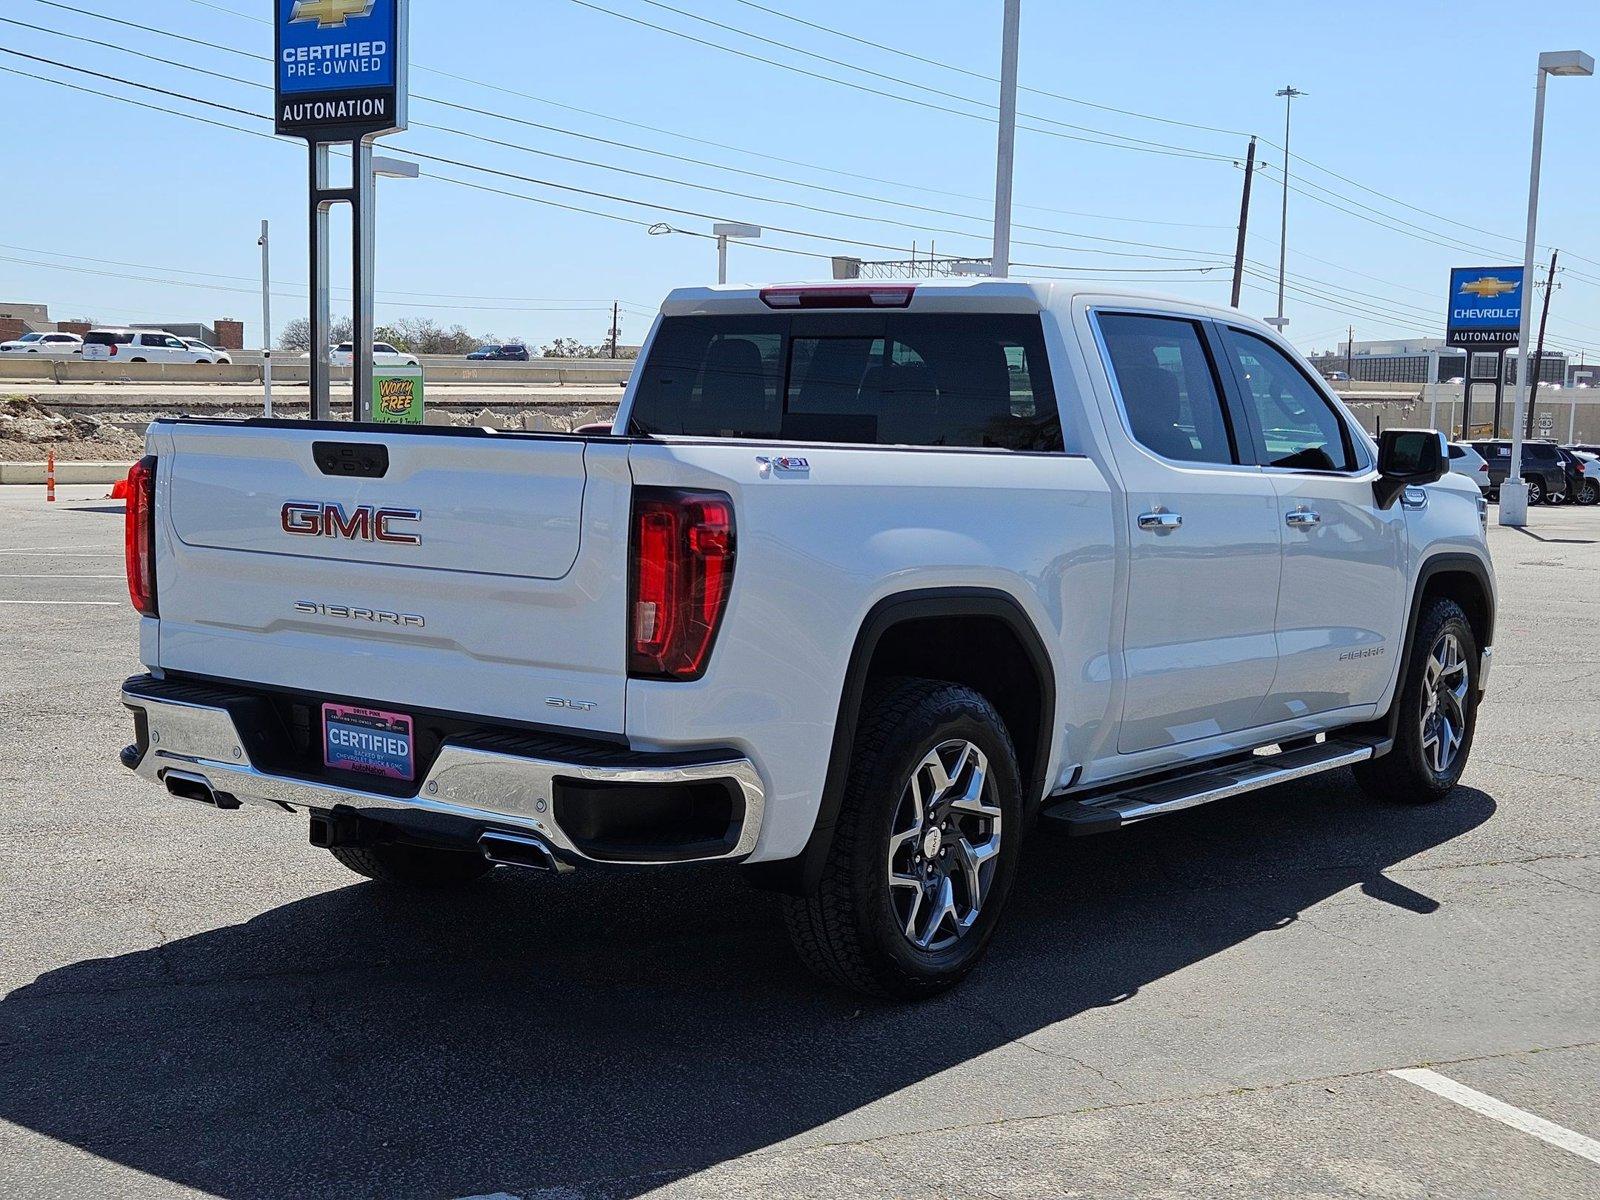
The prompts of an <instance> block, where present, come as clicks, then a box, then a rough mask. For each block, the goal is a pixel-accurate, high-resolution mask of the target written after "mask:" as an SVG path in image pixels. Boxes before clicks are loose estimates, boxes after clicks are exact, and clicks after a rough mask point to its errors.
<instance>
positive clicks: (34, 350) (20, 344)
mask: <svg viewBox="0 0 1600 1200" xmlns="http://www.w3.org/2000/svg"><path fill="white" fill-rule="evenodd" d="M82 352H83V339H82V338H81V337H79V336H78V335H77V334H75V333H25V334H23V335H22V336H21V337H19V338H17V339H16V340H15V341H11V342H0V354H43V355H45V356H47V357H49V358H68V357H70V356H71V355H74V354H80V353H82Z"/></svg>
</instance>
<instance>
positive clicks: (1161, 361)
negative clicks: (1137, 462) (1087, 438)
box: [1097, 312, 1239, 465]
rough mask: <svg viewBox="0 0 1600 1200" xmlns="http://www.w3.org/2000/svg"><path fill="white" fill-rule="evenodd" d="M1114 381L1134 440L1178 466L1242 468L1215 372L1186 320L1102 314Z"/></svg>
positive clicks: (1202, 341)
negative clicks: (1184, 464)
mask: <svg viewBox="0 0 1600 1200" xmlns="http://www.w3.org/2000/svg"><path fill="white" fill-rule="evenodd" d="M1097 322H1098V327H1099V331H1100V338H1101V341H1102V342H1103V343H1104V345H1105V349H1106V355H1107V358H1108V359H1109V365H1110V368H1111V375H1112V378H1113V380H1114V381H1115V383H1116V389H1117V395H1118V398H1119V399H1120V401H1121V403H1122V411H1123V416H1124V418H1125V419H1126V421H1127V424H1128V431H1129V433H1131V434H1132V435H1133V440H1134V441H1136V442H1138V443H1139V445H1141V446H1143V447H1144V448H1145V449H1146V450H1149V451H1151V452H1152V453H1154V454H1157V455H1160V456H1161V457H1162V458H1165V459H1169V460H1171V461H1173V462H1180V463H1216V464H1224V465H1226V464H1232V463H1236V462H1238V461H1239V457H1238V451H1237V442H1236V435H1235V433H1234V430H1233V428H1232V422H1231V421H1230V419H1229V415H1228V412H1227V409H1226V408H1225V407H1224V405H1223V401H1222V388H1221V386H1220V384H1219V383H1218V380H1217V372H1216V367H1215V365H1214V364H1213V363H1212V361H1211V356H1210V354H1209V353H1207V351H1206V346H1205V339H1204V337H1203V335H1202V334H1201V331H1200V327H1199V325H1197V324H1196V323H1195V322H1194V321H1193V320H1190V319H1187V318H1184V317H1170V316H1148V315H1145V314H1142V313H1117V312H1106V313H1100V314H1099V315H1098V317H1097Z"/></svg>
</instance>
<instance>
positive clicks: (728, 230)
mask: <svg viewBox="0 0 1600 1200" xmlns="http://www.w3.org/2000/svg"><path fill="white" fill-rule="evenodd" d="M711 232H712V234H713V235H714V236H715V237H716V239H717V282H718V283H727V282H728V239H729V238H758V237H760V236H761V226H759V225H746V224H744V223H743V222H742V221H718V222H717V223H716V224H715V225H713V226H712V227H711Z"/></svg>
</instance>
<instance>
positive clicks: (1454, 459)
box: [1450, 442, 1489, 495]
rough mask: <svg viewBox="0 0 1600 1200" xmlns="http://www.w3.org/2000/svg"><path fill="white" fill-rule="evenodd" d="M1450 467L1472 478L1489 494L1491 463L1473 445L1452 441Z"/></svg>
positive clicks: (1482, 490) (1480, 489)
mask: <svg viewBox="0 0 1600 1200" xmlns="http://www.w3.org/2000/svg"><path fill="white" fill-rule="evenodd" d="M1450 469H1451V470H1452V471H1454V472H1455V473H1456V474H1457V475H1465V476H1466V477H1467V478H1468V479H1470V480H1472V482H1473V483H1475V484H1477V485H1478V490H1479V491H1480V492H1482V493H1483V494H1484V495H1488V494H1489V463H1488V461H1487V460H1486V459H1485V458H1484V457H1483V455H1481V454H1479V453H1478V452H1477V451H1476V450H1474V449H1473V448H1472V447H1471V446H1468V445H1466V444H1465V443H1463V442H1451V443H1450Z"/></svg>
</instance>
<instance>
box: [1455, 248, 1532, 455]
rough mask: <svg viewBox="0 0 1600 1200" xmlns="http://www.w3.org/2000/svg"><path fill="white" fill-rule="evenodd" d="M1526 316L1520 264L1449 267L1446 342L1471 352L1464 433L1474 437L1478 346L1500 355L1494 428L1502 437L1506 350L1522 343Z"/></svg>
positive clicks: (1463, 402)
mask: <svg viewBox="0 0 1600 1200" xmlns="http://www.w3.org/2000/svg"><path fill="white" fill-rule="evenodd" d="M1521 321H1522V268H1521V267H1456V268H1455V269H1454V270H1452V271H1451V272H1450V307H1449V310H1448V312H1447V314H1446V316H1445V322H1444V326H1445V332H1444V340H1445V344H1446V345H1447V346H1458V347H1462V348H1464V349H1465V350H1466V352H1467V370H1466V371H1464V372H1463V373H1462V375H1463V378H1462V382H1461V387H1462V400H1461V436H1462V438H1463V439H1465V438H1469V437H1471V436H1472V429H1471V417H1470V413H1471V411H1472V381H1473V379H1474V378H1476V377H1477V376H1476V372H1475V371H1474V370H1473V362H1474V355H1473V352H1474V351H1479V352H1483V351H1488V352H1491V353H1493V354H1494V355H1495V365H1496V368H1497V369H1496V372H1495V381H1494V424H1495V427H1494V431H1493V434H1492V436H1494V437H1499V436H1500V389H1501V386H1502V383H1503V381H1504V379H1505V352H1506V350H1507V348H1509V347H1511V346H1515V345H1516V344H1517V334H1518V329H1519V328H1520V326H1521Z"/></svg>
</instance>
